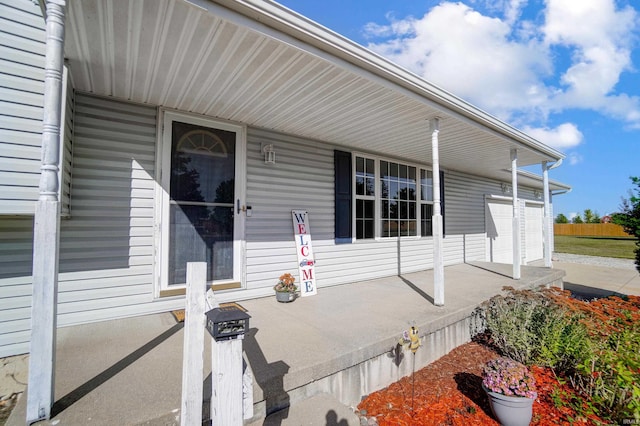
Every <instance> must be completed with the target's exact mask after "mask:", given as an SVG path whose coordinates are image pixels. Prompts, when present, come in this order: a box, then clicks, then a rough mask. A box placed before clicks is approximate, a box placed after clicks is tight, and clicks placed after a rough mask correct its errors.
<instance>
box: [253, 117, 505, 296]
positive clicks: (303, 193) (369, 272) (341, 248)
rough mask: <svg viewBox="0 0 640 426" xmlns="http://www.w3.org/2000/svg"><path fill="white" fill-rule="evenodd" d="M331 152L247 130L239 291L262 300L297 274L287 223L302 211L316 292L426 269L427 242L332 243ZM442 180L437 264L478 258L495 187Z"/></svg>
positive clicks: (429, 262)
mask: <svg viewBox="0 0 640 426" xmlns="http://www.w3.org/2000/svg"><path fill="white" fill-rule="evenodd" d="M264 144H273V147H274V150H275V151H276V158H277V161H276V164H272V165H270V164H265V163H264V156H263V154H262V152H261V148H260V147H261V145H264ZM334 148H335V147H333V146H331V145H328V144H323V143H319V142H315V141H309V140H305V139H301V138H297V137H294V136H290V135H282V134H279V133H274V132H270V131H267V130H263V129H253V128H249V130H248V146H247V169H248V177H247V199H246V203H247V205H250V206H251V207H252V217H249V218H247V222H246V248H247V250H246V265H247V266H246V283H247V289H249V290H252V291H253V290H258V289H260V288H262V289H264V293H260V294H268V291H269V290H270V288H271V287H272V286H273V285H274V284H275V282H276V280H277V277H278V276H279V275H281V274H282V273H283V272H291V273H293V274H294V275H296V276H297V271H298V268H297V264H296V260H297V258H296V252H295V243H294V241H293V230H292V223H291V210H294V209H301V210H306V211H307V212H308V213H309V222H310V226H311V237H312V241H313V247H314V252H315V257H316V262H317V263H316V277H317V283H318V286H319V287H323V286H327V285H335V284H341V283H349V282H353V281H354V280H357V281H361V280H366V279H371V278H378V277H384V276H391V275H397V274H398V273H407V272H414V271H419V270H424V269H429V268H432V267H433V239H432V238H431V237H422V238H416V237H409V238H402V239H400V241H399V242H398V239H397V238H389V239H378V240H357V241H355V242H354V243H352V244H335V241H334V235H333V231H334V218H333V215H334V197H333V187H334V182H333V179H334V171H333V167H334V164H333V149H334ZM365 156H366V155H365ZM444 181H445V191H444V196H445V200H444V201H445V228H446V229H445V238H444V261H445V264H446V265H452V264H456V263H462V262H465V261H473V260H484V259H485V242H486V232H485V194H492V193H493V194H497V193H499V192H500V182H498V181H494V180H490V179H486V178H482V177H477V176H471V175H467V174H464V173H460V172H456V171H447V172H445V174H444ZM398 259H400V265H398ZM354 277H357V278H354ZM253 294H259V293H253Z"/></svg>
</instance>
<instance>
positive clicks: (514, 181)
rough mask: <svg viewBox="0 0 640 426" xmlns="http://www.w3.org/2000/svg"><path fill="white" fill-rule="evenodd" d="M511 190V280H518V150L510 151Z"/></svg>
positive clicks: (519, 255) (520, 256) (519, 257)
mask: <svg viewBox="0 0 640 426" xmlns="http://www.w3.org/2000/svg"><path fill="white" fill-rule="evenodd" d="M511 188H512V191H511V193H512V195H513V218H512V224H513V227H512V232H513V279H514V280H519V279H520V260H521V258H522V255H521V254H520V251H521V249H520V245H521V244H520V207H519V203H518V150H517V149H515V148H512V149H511Z"/></svg>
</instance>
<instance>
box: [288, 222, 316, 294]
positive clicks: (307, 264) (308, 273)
mask: <svg viewBox="0 0 640 426" xmlns="http://www.w3.org/2000/svg"><path fill="white" fill-rule="evenodd" d="M291 216H292V218H293V235H294V238H295V240H296V250H297V252H298V265H299V269H298V271H299V272H300V295H301V296H302V297H304V296H313V295H314V294H317V293H318V290H317V289H316V277H315V264H316V261H315V259H314V257H313V248H312V247H311V230H310V229H309V218H308V215H307V212H306V211H304V210H291Z"/></svg>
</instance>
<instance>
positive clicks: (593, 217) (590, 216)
mask: <svg viewBox="0 0 640 426" xmlns="http://www.w3.org/2000/svg"><path fill="white" fill-rule="evenodd" d="M584 223H600V215H599V214H598V212H595V213H594V212H593V211H592V210H591V209H586V210H585V211H584Z"/></svg>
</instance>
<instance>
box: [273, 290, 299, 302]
mask: <svg viewBox="0 0 640 426" xmlns="http://www.w3.org/2000/svg"><path fill="white" fill-rule="evenodd" d="M295 298H296V294H295V293H289V292H288V291H276V300H277V301H278V302H282V303H289V302H293V301H294V299H295Z"/></svg>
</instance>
